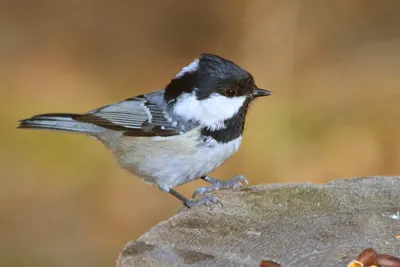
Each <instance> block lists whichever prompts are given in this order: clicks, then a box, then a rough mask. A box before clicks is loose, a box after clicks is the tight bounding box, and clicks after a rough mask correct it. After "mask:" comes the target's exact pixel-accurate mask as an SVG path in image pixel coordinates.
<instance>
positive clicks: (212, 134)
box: [18, 53, 272, 208]
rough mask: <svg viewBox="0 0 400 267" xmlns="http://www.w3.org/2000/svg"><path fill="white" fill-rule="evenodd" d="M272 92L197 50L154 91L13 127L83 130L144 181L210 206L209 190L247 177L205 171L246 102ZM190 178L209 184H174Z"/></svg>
mask: <svg viewBox="0 0 400 267" xmlns="http://www.w3.org/2000/svg"><path fill="white" fill-rule="evenodd" d="M271 94H272V92H271V91H269V90H265V89H261V88H258V87H257V86H256V84H255V81H254V78H253V76H252V75H251V74H250V73H249V72H248V71H246V70H244V69H243V68H241V67H240V66H238V65H237V64H235V63H234V62H233V61H230V60H228V59H225V58H222V57H220V56H217V55H215V54H209V53H202V54H200V56H199V57H198V58H197V59H195V60H194V61H193V62H191V63H190V64H189V65H187V66H185V67H183V68H182V69H181V71H180V72H179V73H178V74H177V75H176V76H175V77H174V78H173V79H171V81H170V82H169V83H168V84H167V85H166V86H165V87H164V88H163V89H161V90H159V91H155V92H151V93H148V94H142V95H138V96H135V97H132V98H128V99H126V100H123V101H120V102H116V103H113V104H110V105H107V106H103V107H100V108H97V109H95V110H92V111H89V112H87V113H84V114H77V113H48V114H41V115H36V116H33V117H30V118H28V119H24V120H20V121H19V125H18V128H28V129H46V130H54V131H63V132H75V133H82V134H86V135H89V136H91V137H93V138H95V139H97V140H99V141H100V142H102V143H103V144H104V145H105V147H106V148H108V149H109V150H110V151H111V152H112V154H113V155H114V156H115V158H116V159H117V161H118V163H119V164H120V165H121V166H122V167H123V168H124V169H127V170H128V171H130V172H131V173H133V174H134V175H136V176H137V177H139V178H141V179H142V181H143V182H145V183H150V184H156V185H157V186H158V187H159V189H161V191H164V192H168V193H170V194H171V195H173V196H175V197H176V198H177V199H179V200H180V201H181V202H183V204H184V205H185V206H186V207H188V208H192V207H196V206H202V205H207V206H209V207H210V208H212V206H213V205H214V204H221V206H222V202H221V200H220V198H219V197H217V196H215V195H213V194H209V192H213V191H216V190H219V189H222V188H223V189H239V188H241V187H242V186H244V184H248V180H247V179H246V178H245V177H244V176H243V175H237V176H235V177H234V178H232V179H230V180H219V179H216V178H213V177H210V176H209V174H210V173H211V172H212V171H214V170H215V169H217V168H218V167H220V166H221V165H222V164H223V163H224V162H225V161H226V160H227V159H229V158H230V157H231V156H232V155H234V154H235V153H236V152H237V151H238V150H239V147H240V145H241V143H242V136H243V131H244V125H245V119H246V114H247V111H248V109H249V105H250V104H251V103H252V102H253V101H254V100H255V99H256V98H258V97H262V96H269V95H271ZM196 179H203V180H204V181H206V182H208V183H209V184H210V186H207V187H200V188H198V189H197V190H195V191H194V193H193V195H192V198H191V199H189V198H186V197H184V196H183V195H181V194H180V193H178V191H176V190H175V189H174V188H175V187H177V186H179V185H183V184H186V183H189V182H191V181H194V180H196Z"/></svg>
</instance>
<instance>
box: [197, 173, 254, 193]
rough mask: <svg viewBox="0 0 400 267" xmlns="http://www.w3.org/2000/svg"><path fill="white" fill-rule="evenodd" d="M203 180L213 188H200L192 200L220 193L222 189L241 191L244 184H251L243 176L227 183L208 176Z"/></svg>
mask: <svg viewBox="0 0 400 267" xmlns="http://www.w3.org/2000/svg"><path fill="white" fill-rule="evenodd" d="M203 179H204V180H206V181H207V182H209V183H210V184H211V186H207V187H200V188H198V189H197V190H196V191H194V192H193V195H192V198H195V197H196V196H202V195H204V194H205V193H207V192H212V191H218V190H219V189H221V188H225V189H226V188H232V189H240V188H242V187H243V183H245V184H246V185H248V184H249V181H247V179H246V178H245V177H244V176H243V175H238V176H236V177H234V178H232V179H231V180H227V181H223V180H217V179H214V178H212V177H208V176H207V177H204V178H203Z"/></svg>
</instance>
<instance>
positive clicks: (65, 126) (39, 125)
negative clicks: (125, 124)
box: [18, 113, 105, 135]
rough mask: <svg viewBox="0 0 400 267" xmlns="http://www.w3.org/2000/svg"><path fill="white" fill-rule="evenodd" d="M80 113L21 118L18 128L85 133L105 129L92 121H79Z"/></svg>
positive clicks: (96, 132)
mask: <svg viewBox="0 0 400 267" xmlns="http://www.w3.org/2000/svg"><path fill="white" fill-rule="evenodd" d="M80 116H82V115H80V114H69V113H53V114H42V115H37V116H33V117H32V118H29V119H25V120H21V121H20V124H19V125H18V128H28V129H47V130H55V131H62V132H76V133H85V134H92V135H93V134H98V133H101V132H103V131H104V130H105V129H104V128H102V127H99V126H97V125H94V124H92V123H86V122H81V121H78V120H76V119H78V118H79V117H80Z"/></svg>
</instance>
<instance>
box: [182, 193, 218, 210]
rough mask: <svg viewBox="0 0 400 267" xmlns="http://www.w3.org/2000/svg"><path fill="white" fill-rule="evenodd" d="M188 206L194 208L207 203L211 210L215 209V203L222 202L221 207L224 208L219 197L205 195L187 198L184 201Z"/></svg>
mask: <svg viewBox="0 0 400 267" xmlns="http://www.w3.org/2000/svg"><path fill="white" fill-rule="evenodd" d="M183 204H185V206H186V207H188V208H193V207H198V206H202V205H207V206H208V207H209V208H210V209H211V210H212V209H213V204H220V205H221V208H223V205H222V202H221V200H220V199H219V198H218V197H215V196H203V197H201V198H197V199H191V200H189V199H187V200H185V201H184V202H183Z"/></svg>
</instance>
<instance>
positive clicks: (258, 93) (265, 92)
mask: <svg viewBox="0 0 400 267" xmlns="http://www.w3.org/2000/svg"><path fill="white" fill-rule="evenodd" d="M269 95H272V92H271V91H268V90H265V89H261V88H257V89H256V90H255V91H254V93H253V97H260V96H269Z"/></svg>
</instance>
